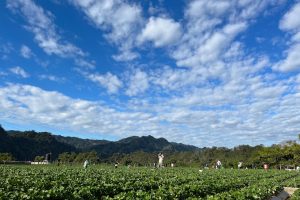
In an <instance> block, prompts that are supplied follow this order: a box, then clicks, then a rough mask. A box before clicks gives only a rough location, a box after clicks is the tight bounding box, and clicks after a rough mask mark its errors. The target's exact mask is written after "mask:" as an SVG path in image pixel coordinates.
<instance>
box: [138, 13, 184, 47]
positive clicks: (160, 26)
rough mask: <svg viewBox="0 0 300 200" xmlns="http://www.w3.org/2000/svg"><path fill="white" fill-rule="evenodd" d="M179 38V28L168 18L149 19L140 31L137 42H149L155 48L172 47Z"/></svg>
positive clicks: (176, 23)
mask: <svg viewBox="0 0 300 200" xmlns="http://www.w3.org/2000/svg"><path fill="white" fill-rule="evenodd" d="M180 36H181V26H180V24H179V23H178V22H175V21H174V20H173V19H170V18H162V17H151V18H150V19H149V21H148V23H147V24H146V26H145V28H144V29H143V30H142V33H141V35H140V38H139V40H140V41H141V42H145V41H151V42H153V43H154V45H155V46H156V47H162V46H166V45H172V44H174V43H176V41H178V39H179V38H180Z"/></svg>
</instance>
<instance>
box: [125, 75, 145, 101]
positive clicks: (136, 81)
mask: <svg viewBox="0 0 300 200" xmlns="http://www.w3.org/2000/svg"><path fill="white" fill-rule="evenodd" d="M148 87H149V82H148V75H147V74H146V73H145V72H143V71H141V70H136V72H135V73H134V74H133V75H132V76H131V77H130V80H129V87H128V89H127V91H126V94H127V95H129V96H135V95H137V94H139V93H143V92H145V91H146V90H147V89H148Z"/></svg>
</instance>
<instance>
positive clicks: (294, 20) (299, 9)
mask: <svg viewBox="0 0 300 200" xmlns="http://www.w3.org/2000/svg"><path fill="white" fill-rule="evenodd" d="M299 16H300V3H297V4H295V5H294V6H293V7H292V8H291V9H290V10H289V11H288V12H287V13H286V14H285V15H284V16H283V18H282V19H281V21H280V24H279V28H280V29H282V30H295V29H300V20H299V19H298V18H299Z"/></svg>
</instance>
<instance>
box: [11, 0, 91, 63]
mask: <svg viewBox="0 0 300 200" xmlns="http://www.w3.org/2000/svg"><path fill="white" fill-rule="evenodd" d="M7 7H8V8H9V9H10V10H11V11H12V12H14V13H19V14H20V15H21V16H22V17H24V19H25V20H26V22H27V25H26V26H25V28H26V29H27V30H28V31H30V32H32V33H33V34H34V39H35V41H36V42H37V43H38V45H39V47H40V48H42V49H43V50H44V51H45V52H46V53H47V54H48V55H57V56H60V57H63V58H65V57H72V58H75V57H76V58H78V57H79V58H81V59H83V58H84V57H85V56H86V55H87V53H85V52H83V51H82V50H81V49H80V48H79V47H77V46H76V45H74V44H72V43H70V42H68V41H67V40H65V39H63V38H62V37H61V36H60V35H59V34H58V31H57V27H56V25H55V24H54V16H53V14H52V13H51V12H49V11H47V10H44V9H43V8H42V7H41V6H39V5H37V4H36V3H35V2H34V1H32V0H27V1H24V0H8V1H7ZM21 53H22V56H24V57H25V56H26V57H25V58H28V56H29V53H30V52H29V48H28V47H26V46H23V47H22V49H21Z"/></svg>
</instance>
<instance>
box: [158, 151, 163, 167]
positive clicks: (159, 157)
mask: <svg viewBox="0 0 300 200" xmlns="http://www.w3.org/2000/svg"><path fill="white" fill-rule="evenodd" d="M163 160H164V154H162V153H159V154H158V166H157V167H162V166H163Z"/></svg>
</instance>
